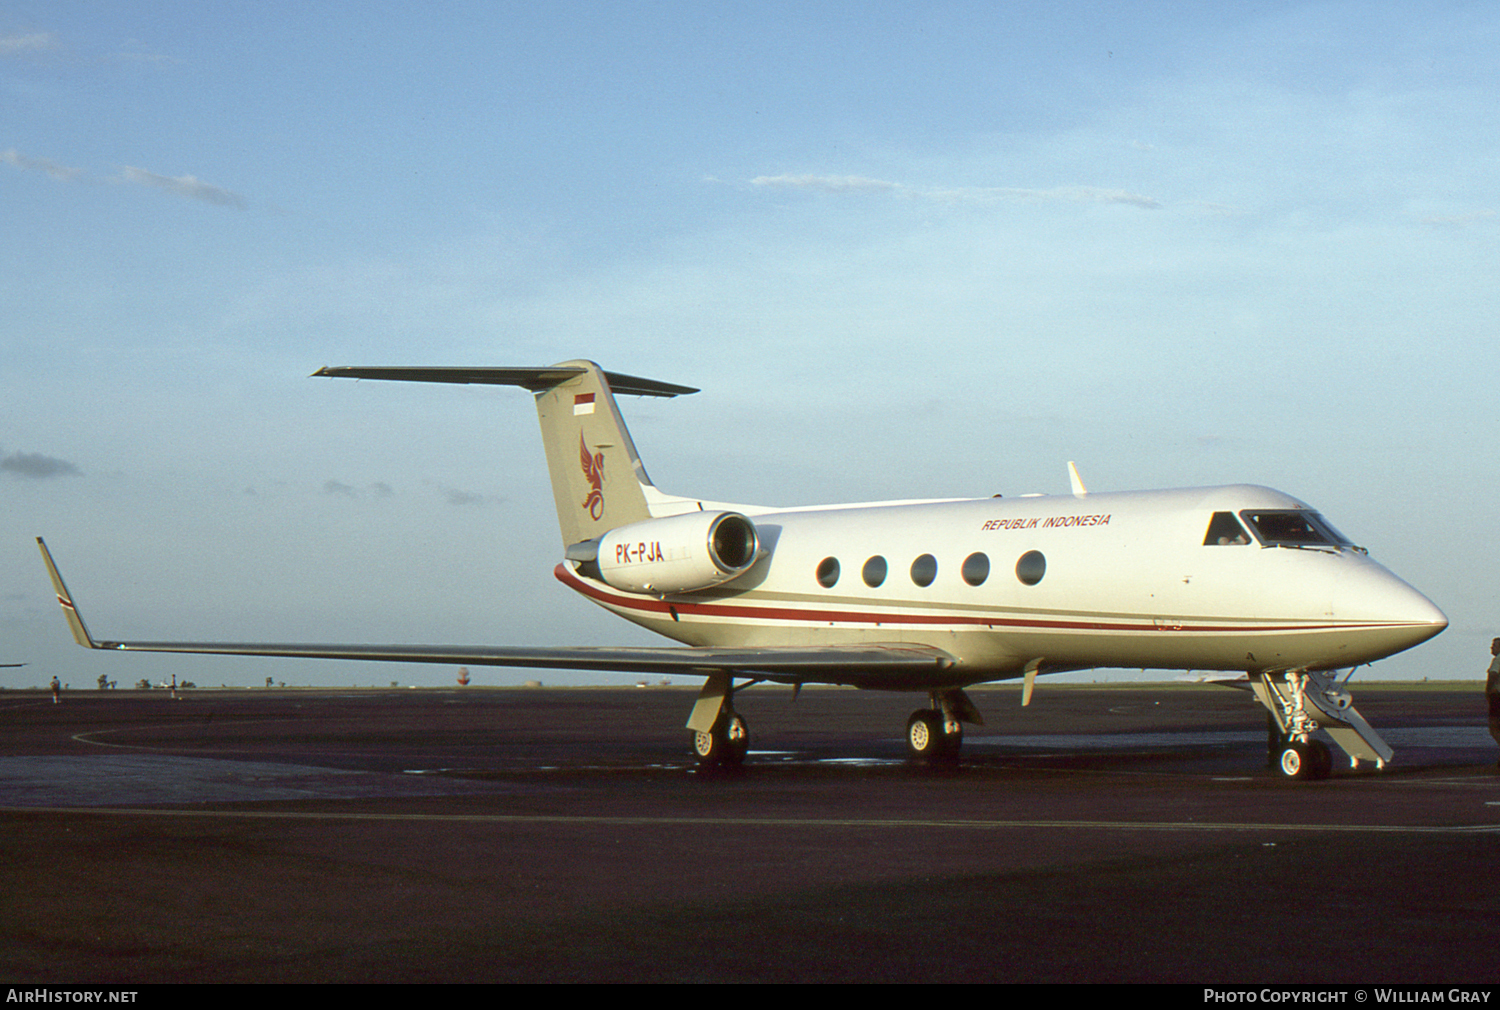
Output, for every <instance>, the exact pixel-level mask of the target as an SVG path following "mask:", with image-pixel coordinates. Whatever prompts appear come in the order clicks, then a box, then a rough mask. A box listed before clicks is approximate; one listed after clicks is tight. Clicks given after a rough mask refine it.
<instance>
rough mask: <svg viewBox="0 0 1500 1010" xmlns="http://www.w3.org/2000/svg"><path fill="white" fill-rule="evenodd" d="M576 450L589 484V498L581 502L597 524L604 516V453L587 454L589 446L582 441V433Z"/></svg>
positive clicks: (579, 434)
mask: <svg viewBox="0 0 1500 1010" xmlns="http://www.w3.org/2000/svg"><path fill="white" fill-rule="evenodd" d="M578 449H579V451H580V454H581V462H582V463H583V476H584V479H585V480H587V481H588V482H589V487H590V489H591V490H590V491H589V496H588V497H587V498H585V499H584V500H583V507H584V508H586V509H588V510H589V515H590V516H591V517H592V518H593V519H594V520H595V521H596V522H597V521H598V519H599V517H600V516H602V515H603V514H604V453H602V452H596V453H593V454H592V455H591V454H590V453H589V445H588V443H587V442H585V441H584V440H583V432H579V433H578Z"/></svg>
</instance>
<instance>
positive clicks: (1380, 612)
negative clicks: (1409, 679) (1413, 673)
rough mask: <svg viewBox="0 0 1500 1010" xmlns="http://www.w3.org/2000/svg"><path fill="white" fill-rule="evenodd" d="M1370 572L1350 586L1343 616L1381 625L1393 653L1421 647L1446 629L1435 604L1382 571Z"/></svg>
mask: <svg viewBox="0 0 1500 1010" xmlns="http://www.w3.org/2000/svg"><path fill="white" fill-rule="evenodd" d="M1372 569H1373V570H1371V571H1369V572H1368V573H1367V574H1366V577H1364V578H1361V579H1359V580H1358V581H1357V586H1354V587H1350V588H1351V590H1352V591H1351V592H1350V593H1349V594H1348V596H1347V598H1346V600H1345V603H1346V606H1345V607H1344V608H1343V613H1344V614H1345V615H1346V616H1350V617H1357V618H1358V619H1362V620H1365V621H1369V622H1370V623H1371V624H1372V625H1374V624H1378V625H1380V626H1381V628H1382V631H1383V634H1382V636H1381V637H1382V638H1383V639H1384V640H1385V641H1386V642H1387V643H1388V644H1389V646H1391V649H1390V651H1391V652H1392V653H1394V652H1400V651H1401V650H1403V649H1410V648H1411V647H1412V646H1414V645H1420V644H1421V643H1422V642H1425V641H1427V640H1428V639H1429V638H1432V637H1434V636H1435V635H1437V634H1439V633H1440V632H1442V630H1443V629H1444V628H1446V627H1447V626H1448V616H1447V615H1446V614H1444V613H1443V612H1442V611H1441V610H1439V609H1438V607H1437V604H1435V603H1433V602H1432V601H1431V600H1429V599H1428V598H1427V597H1425V596H1423V595H1422V594H1421V593H1419V592H1417V590H1415V589H1413V588H1412V587H1411V586H1409V585H1407V584H1406V583H1405V582H1403V581H1402V580H1401V579H1399V578H1397V577H1396V576H1395V575H1393V574H1391V573H1390V572H1389V571H1387V570H1385V569H1384V568H1380V567H1379V566H1376V565H1372Z"/></svg>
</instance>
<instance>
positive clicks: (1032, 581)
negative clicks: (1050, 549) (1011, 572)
mask: <svg viewBox="0 0 1500 1010" xmlns="http://www.w3.org/2000/svg"><path fill="white" fill-rule="evenodd" d="M1046 574H1047V559H1046V558H1044V557H1042V552H1041V551H1027V552H1026V553H1025V554H1022V555H1021V557H1020V559H1019V560H1017V561H1016V578H1018V579H1020V580H1021V581H1022V582H1023V583H1024V584H1026V585H1028V586H1034V585H1036V584H1037V583H1038V582H1040V581H1042V576H1043V575H1046Z"/></svg>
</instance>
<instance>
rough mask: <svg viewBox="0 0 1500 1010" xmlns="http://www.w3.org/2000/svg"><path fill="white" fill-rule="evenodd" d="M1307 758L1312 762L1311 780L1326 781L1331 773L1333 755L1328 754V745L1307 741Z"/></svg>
mask: <svg viewBox="0 0 1500 1010" xmlns="http://www.w3.org/2000/svg"><path fill="white" fill-rule="evenodd" d="M1307 756H1308V759H1309V760H1310V761H1311V762H1312V775H1311V776H1310V777H1311V778H1315V779H1326V778H1327V777H1328V776H1329V775H1330V774H1332V773H1333V754H1332V753H1330V752H1329V750H1328V745H1327V744H1326V743H1324V742H1323V741H1322V740H1309V741H1308V743H1307Z"/></svg>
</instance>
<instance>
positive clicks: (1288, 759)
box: [1276, 741, 1317, 781]
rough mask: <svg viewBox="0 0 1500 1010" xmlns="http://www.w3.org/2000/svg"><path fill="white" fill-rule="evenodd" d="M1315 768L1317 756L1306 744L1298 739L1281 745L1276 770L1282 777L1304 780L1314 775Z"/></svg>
mask: <svg viewBox="0 0 1500 1010" xmlns="http://www.w3.org/2000/svg"><path fill="white" fill-rule="evenodd" d="M1316 768H1317V758H1315V757H1314V756H1313V753H1312V750H1311V749H1310V748H1309V747H1308V745H1307V744H1304V743H1301V742H1300V741H1292V742H1291V743H1288V744H1287V745H1286V746H1284V747H1282V748H1281V754H1280V755H1279V756H1278V757H1277V759H1276V770H1277V771H1278V772H1280V773H1281V775H1282V777H1283V778H1289V779H1299V780H1302V781H1306V780H1308V779H1311V778H1315V777H1316V775H1315V771H1316Z"/></svg>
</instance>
